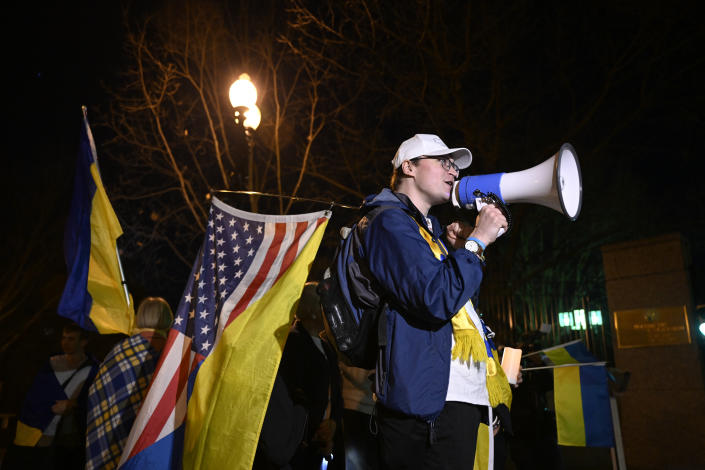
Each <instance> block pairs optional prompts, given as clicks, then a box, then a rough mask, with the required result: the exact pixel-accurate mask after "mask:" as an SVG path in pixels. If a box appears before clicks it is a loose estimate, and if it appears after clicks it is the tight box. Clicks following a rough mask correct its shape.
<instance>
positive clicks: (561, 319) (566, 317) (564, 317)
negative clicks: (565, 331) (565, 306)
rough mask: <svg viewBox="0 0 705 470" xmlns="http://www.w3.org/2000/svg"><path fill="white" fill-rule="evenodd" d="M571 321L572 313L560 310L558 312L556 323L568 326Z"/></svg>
mask: <svg viewBox="0 0 705 470" xmlns="http://www.w3.org/2000/svg"><path fill="white" fill-rule="evenodd" d="M571 323H573V314H572V313H570V312H560V313H559V314H558V325H560V326H561V327H568V326H570V325H571Z"/></svg>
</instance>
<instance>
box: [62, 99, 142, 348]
mask: <svg viewBox="0 0 705 470" xmlns="http://www.w3.org/2000/svg"><path fill="white" fill-rule="evenodd" d="M120 235H122V228H121V227H120V222H119V221H118V219H117V216H116V215H115V212H114V211H113V207H112V206H111V205H110V201H109V200H108V195H107V194H106V193H105V188H104V187H103V182H102V181H101V179H100V172H99V171H98V161H97V157H96V150H95V143H94V142H93V135H92V133H91V128H90V126H89V125H88V119H87V117H86V108H85V107H83V126H81V143H80V148H79V152H78V162H77V163H76V175H75V180H74V188H73V198H72V200H71V210H70V212H69V217H68V220H67V223H66V230H65V233H64V256H65V258H66V266H67V269H68V279H67V280H66V285H65V286H64V292H63V294H62V296H61V301H60V302H59V308H58V313H59V315H61V316H63V317H66V318H70V319H71V320H73V321H75V322H76V323H78V324H79V325H81V327H82V328H84V329H86V330H89V331H98V332H99V333H100V334H111V333H124V334H128V335H129V334H130V333H131V331H132V327H133V325H134V316H135V311H134V306H133V304H132V298H131V296H130V295H129V293H128V292H127V287H126V285H125V283H124V281H123V275H122V266H121V264H120V258H119V255H118V251H117V239H118V237H120Z"/></svg>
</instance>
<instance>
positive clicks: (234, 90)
mask: <svg viewBox="0 0 705 470" xmlns="http://www.w3.org/2000/svg"><path fill="white" fill-rule="evenodd" d="M229 96H230V104H231V105H232V106H233V108H238V107H240V106H246V107H248V108H249V107H252V106H254V105H255V103H256V102H257V88H255V85H254V84H253V83H252V81H251V80H250V76H249V75H247V74H246V73H243V74H242V75H240V77H239V78H238V79H237V80H235V82H234V83H233V84H232V85H230V92H229Z"/></svg>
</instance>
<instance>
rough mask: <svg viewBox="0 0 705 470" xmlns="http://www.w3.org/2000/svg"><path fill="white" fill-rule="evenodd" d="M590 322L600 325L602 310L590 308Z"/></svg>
mask: <svg viewBox="0 0 705 470" xmlns="http://www.w3.org/2000/svg"><path fill="white" fill-rule="evenodd" d="M590 324H591V325H593V326H595V325H602V311H600V310H590Z"/></svg>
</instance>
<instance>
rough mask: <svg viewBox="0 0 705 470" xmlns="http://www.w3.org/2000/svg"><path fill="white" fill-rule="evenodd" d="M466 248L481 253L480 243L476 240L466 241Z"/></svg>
mask: <svg viewBox="0 0 705 470" xmlns="http://www.w3.org/2000/svg"><path fill="white" fill-rule="evenodd" d="M465 249H466V250H468V251H472V252H473V253H479V252H480V245H479V244H478V243H477V242H476V241H475V240H468V241H466V242H465Z"/></svg>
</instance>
